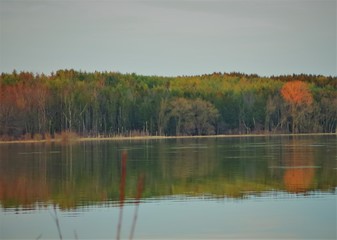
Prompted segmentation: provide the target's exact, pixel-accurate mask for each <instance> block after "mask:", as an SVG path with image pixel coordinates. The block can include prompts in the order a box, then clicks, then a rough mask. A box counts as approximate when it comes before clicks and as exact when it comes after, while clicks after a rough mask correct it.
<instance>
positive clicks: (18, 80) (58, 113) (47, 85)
mask: <svg viewBox="0 0 337 240" xmlns="http://www.w3.org/2000/svg"><path fill="white" fill-rule="evenodd" d="M336 106H337V78H336V77H332V76H321V75H305V74H301V75H284V76H271V77H260V76H258V75H256V74H251V75H248V74H242V73H213V74H207V75H198V76H178V77H162V76H143V75H137V74H134V73H133V74H122V73H119V72H81V71H75V70H72V69H70V70H58V71H57V72H55V73H51V74H50V75H45V74H33V73H31V72H19V73H18V72H16V71H13V72H12V73H2V74H1V76H0V136H1V138H2V139H30V138H38V139H40V138H46V137H54V136H55V135H56V134H59V133H61V132H75V133H77V134H78V135H80V136H117V135H118V136H135V135H210V134H249V133H307V132H324V133H327V132H336V125H337V108H336Z"/></svg>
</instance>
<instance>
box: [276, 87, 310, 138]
mask: <svg viewBox="0 0 337 240" xmlns="http://www.w3.org/2000/svg"><path fill="white" fill-rule="evenodd" d="M281 95H282V97H283V99H284V100H285V101H286V103H287V104H289V107H290V116H291V119H292V133H295V132H299V127H298V125H299V122H300V120H301V119H303V118H305V115H306V114H307V113H308V112H310V106H311V105H312V103H313V97H312V94H311V92H310V89H309V87H308V84H307V83H305V82H302V81H292V82H287V83H286V84H284V85H283V87H282V88H281Z"/></svg>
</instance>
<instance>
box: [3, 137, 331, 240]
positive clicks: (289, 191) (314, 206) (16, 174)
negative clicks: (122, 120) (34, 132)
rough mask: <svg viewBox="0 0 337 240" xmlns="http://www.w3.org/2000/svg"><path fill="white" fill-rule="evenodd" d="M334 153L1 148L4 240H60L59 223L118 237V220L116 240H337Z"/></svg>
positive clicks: (267, 148) (247, 145)
mask: <svg viewBox="0 0 337 240" xmlns="http://www.w3.org/2000/svg"><path fill="white" fill-rule="evenodd" d="M336 149H337V140H336V136H323V137H317V136H310V137H309V136H307V137H289V136H288V137H250V138H203V139H170V140H151V141H97V142H81V143H74V144H68V145H64V144H63V145H62V144H57V143H51V144H0V221H1V225H0V238H2V239H8V238H25V239H27V238H31V239H49V238H60V236H59V231H58V224H59V230H60V233H61V235H62V237H63V238H71V239H77V238H78V239H86V238H95V239H97V238H110V239H115V238H116V236H117V231H118V225H119V222H120V223H121V232H120V236H121V238H129V234H130V231H131V228H132V224H133V223H135V224H136V225H135V232H134V239H149V238H150V239H151V238H152V239H196V238H202V239H210V238H219V239H223V238H269V239H270V238H292V239H293V238H305V239H308V238H312V239H323V238H326V239H336V196H337V191H336V189H337V183H336V182H337V181H336V174H337V171H336V163H337V152H336ZM123 152H126V153H127V163H126V184H125V198H126V200H125V203H124V206H123V208H121V207H120V203H121V202H120V200H121V199H120V187H121V186H120V185H121V184H120V183H121V178H123V172H122V170H121V169H122V166H121V165H122V164H121V155H122V153H123ZM141 176H142V177H143V179H144V187H143V191H142V198H141V200H140V204H139V205H137V203H136V202H137V199H136V198H137V197H136V196H137V189H140V188H139V187H137V184H138V183H139V182H140V180H139V179H142V178H141ZM137 206H138V208H137ZM121 209H122V211H121ZM137 211H138V212H137ZM121 212H122V214H121ZM135 212H137V213H136V219H135ZM120 215H122V219H121V220H120Z"/></svg>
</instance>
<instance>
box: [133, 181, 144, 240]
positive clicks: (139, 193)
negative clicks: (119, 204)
mask: <svg viewBox="0 0 337 240" xmlns="http://www.w3.org/2000/svg"><path fill="white" fill-rule="evenodd" d="M143 189H144V175H143V174H142V175H140V176H139V177H138V181H137V195H136V202H135V204H136V209H135V213H134V216H133V221H132V227H131V232H130V237H129V239H130V240H131V239H133V235H134V233H135V229H136V222H137V218H138V209H139V203H140V199H141V198H142V193H143Z"/></svg>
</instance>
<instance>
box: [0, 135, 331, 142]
mask: <svg viewBox="0 0 337 240" xmlns="http://www.w3.org/2000/svg"><path fill="white" fill-rule="evenodd" d="M287 136H289V137H290V136H295V137H296V136H337V133H297V134H291V133H271V134H268V133H262V134H220V135H198V136H131V137H79V138H75V139H70V140H68V141H66V142H63V141H62V140H61V139H51V140H14V141H0V144H13V143H75V142H90V141H135V140H141V141H144V140H162V139H164V140H165V139H193V138H194V139H196V138H243V137H287Z"/></svg>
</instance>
